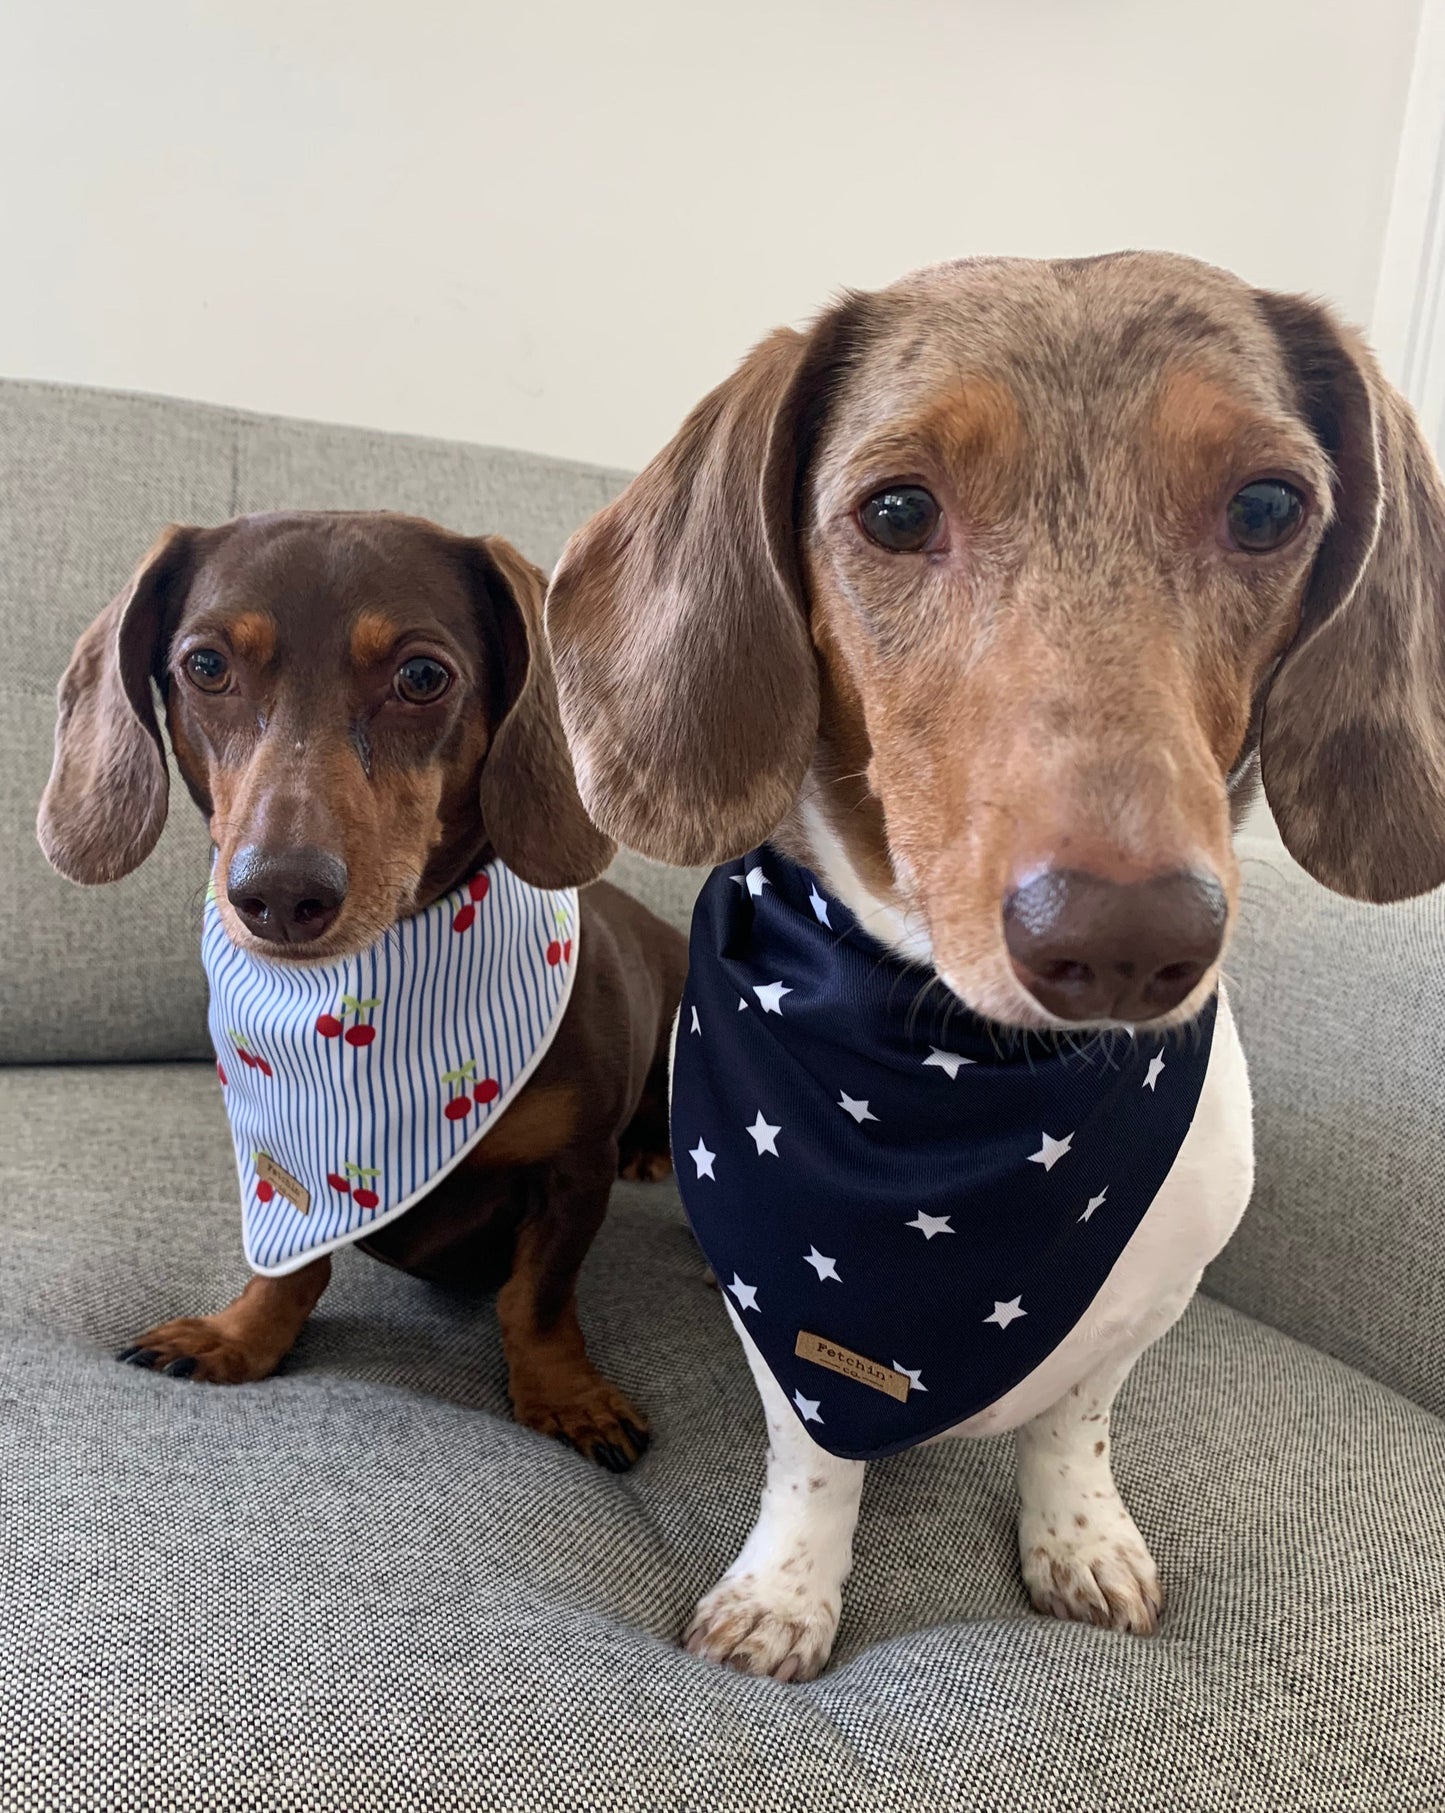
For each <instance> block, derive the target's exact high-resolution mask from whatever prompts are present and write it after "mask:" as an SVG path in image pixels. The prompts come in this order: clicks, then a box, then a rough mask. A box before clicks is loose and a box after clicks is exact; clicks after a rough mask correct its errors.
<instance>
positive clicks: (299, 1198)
mask: <svg viewBox="0 0 1445 1813" xmlns="http://www.w3.org/2000/svg"><path fill="white" fill-rule="evenodd" d="M256 1175H257V1177H259V1178H261V1179H262V1181H263V1182H265V1183H268V1184H270V1186H271V1188H272V1189H273V1190H279V1191H280V1192H281V1194H282V1195H283V1196H284V1197H285V1198H286V1200H287V1202H289V1203H290V1204H291V1206H292V1208H294V1209H300V1211H301V1213H302V1214H303V1215H309V1214H310V1213H311V1192H310V1191H309V1190H308V1189H307V1188H306V1186H305V1184H303V1183H302V1182H301V1181H300V1180H299V1179H298V1178H295V1177H293V1176H292V1175H291V1173H290V1172H289V1171H288V1170H287V1169H286V1167H285V1166H284V1165H278V1164H277V1163H276V1160H275V1159H274V1158H272V1157H271V1155H270V1153H269V1152H258V1153H257V1154H256Z"/></svg>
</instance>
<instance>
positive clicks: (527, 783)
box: [471, 535, 617, 888]
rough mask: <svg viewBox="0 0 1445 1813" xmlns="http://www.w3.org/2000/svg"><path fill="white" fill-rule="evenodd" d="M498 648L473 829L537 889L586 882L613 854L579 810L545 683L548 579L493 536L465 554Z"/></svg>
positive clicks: (548, 677)
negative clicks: (479, 825) (479, 822)
mask: <svg viewBox="0 0 1445 1813" xmlns="http://www.w3.org/2000/svg"><path fill="white" fill-rule="evenodd" d="M471 546H472V549H473V552H474V555H475V558H476V561H477V566H478V571H479V576H480V580H481V583H482V585H483V587H484V588H485V590H486V593H487V596H488V597H489V598H490V600H491V602H492V606H493V609H494V611H495V618H496V627H497V634H498V638H499V640H500V643H501V654H502V668H503V673H502V676H501V681H502V684H501V689H500V690H501V697H500V699H499V701H498V703H499V706H500V714H501V715H500V718H499V721H498V722H497V723H496V724H495V725H494V727H493V731H492V744H491V748H490V749H489V750H488V752H487V759H486V762H485V763H484V765H483V767H482V780H481V796H482V819H483V822H484V823H485V825H486V827H487V835H488V837H489V838H490V839H491V842H492V846H493V848H494V849H495V850H496V852H497V854H498V856H500V857H501V859H502V861H503V862H504V863H506V865H507V867H508V868H509V869H512V870H514V871H515V873H516V874H518V875H520V876H521V878H522V880H523V881H528V882H531V884H532V885H533V886H534V887H539V888H562V887H580V886H581V885H582V884H583V883H584V882H588V881H595V880H596V878H597V877H598V876H599V875H600V874H601V873H602V871H603V870H604V869H605V868H606V867H607V865H608V864H609V863H610V862H611V861H612V858H613V856H614V855H615V854H616V849H617V846H616V845H615V844H614V843H613V842H612V839H611V838H610V837H606V836H604V835H603V833H602V832H601V831H599V830H598V829H597V827H596V826H595V825H594V824H593V823H592V821H591V819H589V818H588V816H587V814H586V813H585V812H584V811H583V809H582V802H581V800H580V799H579V798H578V797H577V784H576V782H575V781H574V779H573V778H572V761H571V757H570V756H569V755H568V753H567V739H566V737H565V736H564V735H563V734H562V720H561V717H560V715H559V713H558V710H557V689H556V686H555V685H554V683H553V679H552V667H551V662H550V660H549V658H548V654H547V642H546V637H545V636H544V635H543V633H542V600H543V598H544V596H545V594H546V590H547V575H546V574H545V573H544V572H542V570H541V569H540V568H539V567H534V566H533V565H532V563H531V561H530V560H527V559H525V558H524V557H523V556H522V555H521V554H519V553H518V552H517V550H516V549H515V548H514V547H513V546H512V544H511V543H510V542H508V541H504V540H503V539H502V538H501V536H500V535H488V536H483V537H481V538H479V539H478V540H476V541H474V542H473V543H472V544H471Z"/></svg>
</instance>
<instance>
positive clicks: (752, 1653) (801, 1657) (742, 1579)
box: [682, 1557, 842, 1681]
mask: <svg viewBox="0 0 1445 1813" xmlns="http://www.w3.org/2000/svg"><path fill="white" fill-rule="evenodd" d="M800 1560H801V1557H795V1562H796V1561H800ZM787 1565H788V1564H787V1563H786V1562H783V1563H781V1564H779V1565H778V1566H777V1567H776V1568H773V1567H769V1568H758V1569H752V1568H749V1569H747V1570H746V1571H745V1572H743V1573H740V1574H724V1575H723V1577H722V1579H721V1580H719V1581H718V1583H717V1585H716V1586H715V1587H714V1588H713V1590H712V1591H711V1592H710V1593H709V1594H708V1595H707V1597H706V1598H705V1599H703V1600H702V1601H701V1602H700V1603H699V1605H698V1608H697V1610H696V1612H694V1614H693V1619H692V1623H691V1624H689V1625H688V1627H687V1629H686V1630H685V1631H684V1632H683V1636H682V1642H683V1647H684V1648H685V1649H686V1650H687V1652H688V1653H689V1655H694V1656H705V1657H706V1658H707V1659H708V1661H710V1662H721V1663H723V1664H724V1665H725V1666H726V1667H728V1668H735V1669H737V1670H738V1672H739V1673H741V1674H749V1675H771V1676H772V1678H773V1679H774V1680H775V1681H811V1680H812V1679H813V1678H814V1676H815V1675H818V1674H821V1673H822V1671H823V1668H824V1666H825V1665H826V1663H827V1660H828V1657H829V1656H830V1655H831V1654H832V1650H833V1638H834V1636H835V1635H836V1634H837V1630H838V1617H839V1613H840V1612H841V1610H842V1600H841V1597H840V1596H839V1595H838V1594H837V1593H834V1594H833V1595H831V1596H820V1595H819V1594H818V1593H817V1591H816V1589H813V1588H810V1587H809V1586H808V1585H807V1584H806V1583H802V1582H800V1583H798V1584H795V1583H794V1580H793V1578H792V1576H791V1575H790V1574H789V1573H787V1572H784V1569H785V1568H786V1567H787Z"/></svg>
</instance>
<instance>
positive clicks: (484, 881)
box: [467, 875, 492, 900]
mask: <svg viewBox="0 0 1445 1813" xmlns="http://www.w3.org/2000/svg"><path fill="white" fill-rule="evenodd" d="M491 885H492V884H491V882H490V881H489V880H488V878H487V877H486V876H485V875H473V877H472V878H471V880H470V881H469V882H468V883H467V893H468V894H469V895H470V896H471V897H472V899H473V900H485V899H486V897H487V894H488V891H489V890H490V888H491Z"/></svg>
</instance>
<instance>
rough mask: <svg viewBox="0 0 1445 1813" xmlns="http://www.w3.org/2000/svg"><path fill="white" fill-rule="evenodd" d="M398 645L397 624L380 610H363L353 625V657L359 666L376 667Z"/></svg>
mask: <svg viewBox="0 0 1445 1813" xmlns="http://www.w3.org/2000/svg"><path fill="white" fill-rule="evenodd" d="M395 647H396V625H395V624H394V623H393V622H392V620H391V619H390V617H387V616H384V615H383V614H382V612H380V611H362V612H361V613H360V615H359V616H358V617H357V619H356V621H355V623H353V624H352V626H351V658H352V660H353V661H354V662H355V663H356V665H357V666H358V667H374V666H375V665H376V663H377V662H379V661H384V660H385V659H386V657H387V656H388V655H389V654H390V653H391V651H392V649H394V648H395Z"/></svg>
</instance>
